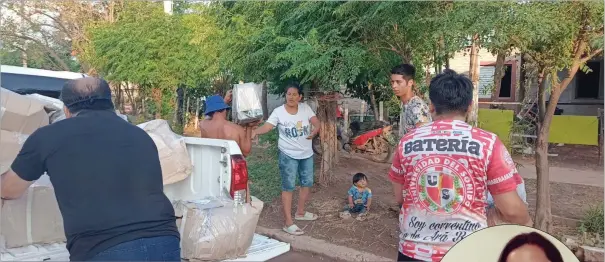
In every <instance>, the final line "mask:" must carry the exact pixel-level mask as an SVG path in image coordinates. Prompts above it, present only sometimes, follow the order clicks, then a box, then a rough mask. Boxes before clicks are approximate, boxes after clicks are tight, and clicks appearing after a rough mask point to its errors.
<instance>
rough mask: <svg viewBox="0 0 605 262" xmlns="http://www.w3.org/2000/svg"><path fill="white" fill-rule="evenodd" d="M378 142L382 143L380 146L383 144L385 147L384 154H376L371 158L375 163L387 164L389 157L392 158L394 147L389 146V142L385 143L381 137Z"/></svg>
mask: <svg viewBox="0 0 605 262" xmlns="http://www.w3.org/2000/svg"><path fill="white" fill-rule="evenodd" d="M380 140H381V142H382V143H381V144H383V145H384V147H385V152H382V153H381V154H378V155H374V156H373V157H372V159H373V160H374V161H375V162H379V163H388V162H390V161H391V157H392V156H393V149H394V147H393V146H392V145H391V144H389V141H387V140H386V139H384V138H382V137H381V138H380Z"/></svg>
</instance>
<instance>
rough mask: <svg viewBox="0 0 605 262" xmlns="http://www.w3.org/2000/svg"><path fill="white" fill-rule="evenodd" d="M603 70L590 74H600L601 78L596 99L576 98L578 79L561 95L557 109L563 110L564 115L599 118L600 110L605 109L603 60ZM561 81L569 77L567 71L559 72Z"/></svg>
mask: <svg viewBox="0 0 605 262" xmlns="http://www.w3.org/2000/svg"><path fill="white" fill-rule="evenodd" d="M600 63H601V70H600V71H598V72H597V71H593V72H591V73H590V74H600V77H599V96H598V98H596V99H590V98H576V93H577V87H578V86H577V78H576V77H574V79H573V80H572V81H571V83H570V84H569V86H567V88H566V89H565V90H564V91H563V93H562V94H561V98H560V99H559V104H558V105H557V107H559V108H561V109H563V115H579V116H597V115H598V109H599V108H600V109H603V103H604V102H605V100H604V99H603V70H602V68H603V60H601V61H600ZM558 75H559V79H563V78H564V77H565V76H566V75H567V70H564V71H561V72H559V74H558Z"/></svg>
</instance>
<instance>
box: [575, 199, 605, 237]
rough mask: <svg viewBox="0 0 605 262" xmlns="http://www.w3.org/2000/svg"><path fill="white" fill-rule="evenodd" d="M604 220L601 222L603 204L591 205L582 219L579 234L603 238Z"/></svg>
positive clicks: (604, 234)
mask: <svg viewBox="0 0 605 262" xmlns="http://www.w3.org/2000/svg"><path fill="white" fill-rule="evenodd" d="M604 227H605V220H603V203H602V202H601V203H596V204H594V205H592V206H591V207H590V208H589V209H588V210H586V213H585V214H584V217H583V218H582V221H581V222H580V227H579V230H580V232H581V233H584V232H586V233H593V234H599V235H600V236H605V233H604Z"/></svg>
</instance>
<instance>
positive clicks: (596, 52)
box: [526, 1, 603, 232]
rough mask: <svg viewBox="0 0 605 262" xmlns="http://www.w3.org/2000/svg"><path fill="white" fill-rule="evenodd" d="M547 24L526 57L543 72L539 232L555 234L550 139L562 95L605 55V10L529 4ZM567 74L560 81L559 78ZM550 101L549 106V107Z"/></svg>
mask: <svg viewBox="0 0 605 262" xmlns="http://www.w3.org/2000/svg"><path fill="white" fill-rule="evenodd" d="M528 8H533V11H534V13H538V14H539V15H541V16H542V18H543V21H544V23H542V24H540V25H539V27H540V28H538V29H539V30H535V31H534V39H533V41H532V42H531V44H530V45H529V46H528V48H527V50H526V51H527V52H526V53H527V56H528V58H530V59H531V60H530V61H529V63H531V64H532V65H533V66H534V67H535V68H536V70H537V72H538V81H537V82H538V133H537V136H538V137H537V142H536V150H535V158H536V173H537V176H538V182H537V183H538V192H537V204H536V216H535V224H534V226H535V227H536V228H537V229H540V230H543V231H546V232H550V230H551V228H552V217H551V204H550V184H549V183H550V176H549V168H548V166H549V165H548V137H549V134H550V124H551V123H552V119H553V116H554V113H555V109H556V106H557V103H558V101H559V98H560V96H561V93H562V92H563V91H564V90H565V89H566V88H567V87H568V86H569V84H570V83H571V81H572V80H573V79H574V77H575V75H576V73H577V72H578V70H584V71H589V70H590V69H589V68H586V62H587V61H589V60H590V59H592V58H594V57H596V56H602V54H603V5H602V3H599V2H593V1H577V2H557V3H537V2H536V3H530V4H528ZM561 70H564V71H563V72H564V76H563V77H562V78H561V77H559V75H558V72H560V71H561ZM547 100H548V103H547Z"/></svg>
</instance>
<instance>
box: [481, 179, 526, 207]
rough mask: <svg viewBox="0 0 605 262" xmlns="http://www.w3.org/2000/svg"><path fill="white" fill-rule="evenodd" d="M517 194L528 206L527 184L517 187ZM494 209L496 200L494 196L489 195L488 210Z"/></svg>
mask: <svg viewBox="0 0 605 262" xmlns="http://www.w3.org/2000/svg"><path fill="white" fill-rule="evenodd" d="M517 194H519V197H521V200H523V202H525V204H527V192H525V182H523V183H521V184H518V185H517ZM492 207H494V198H493V197H492V194H490V193H489V192H488V193H487V208H492Z"/></svg>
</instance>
